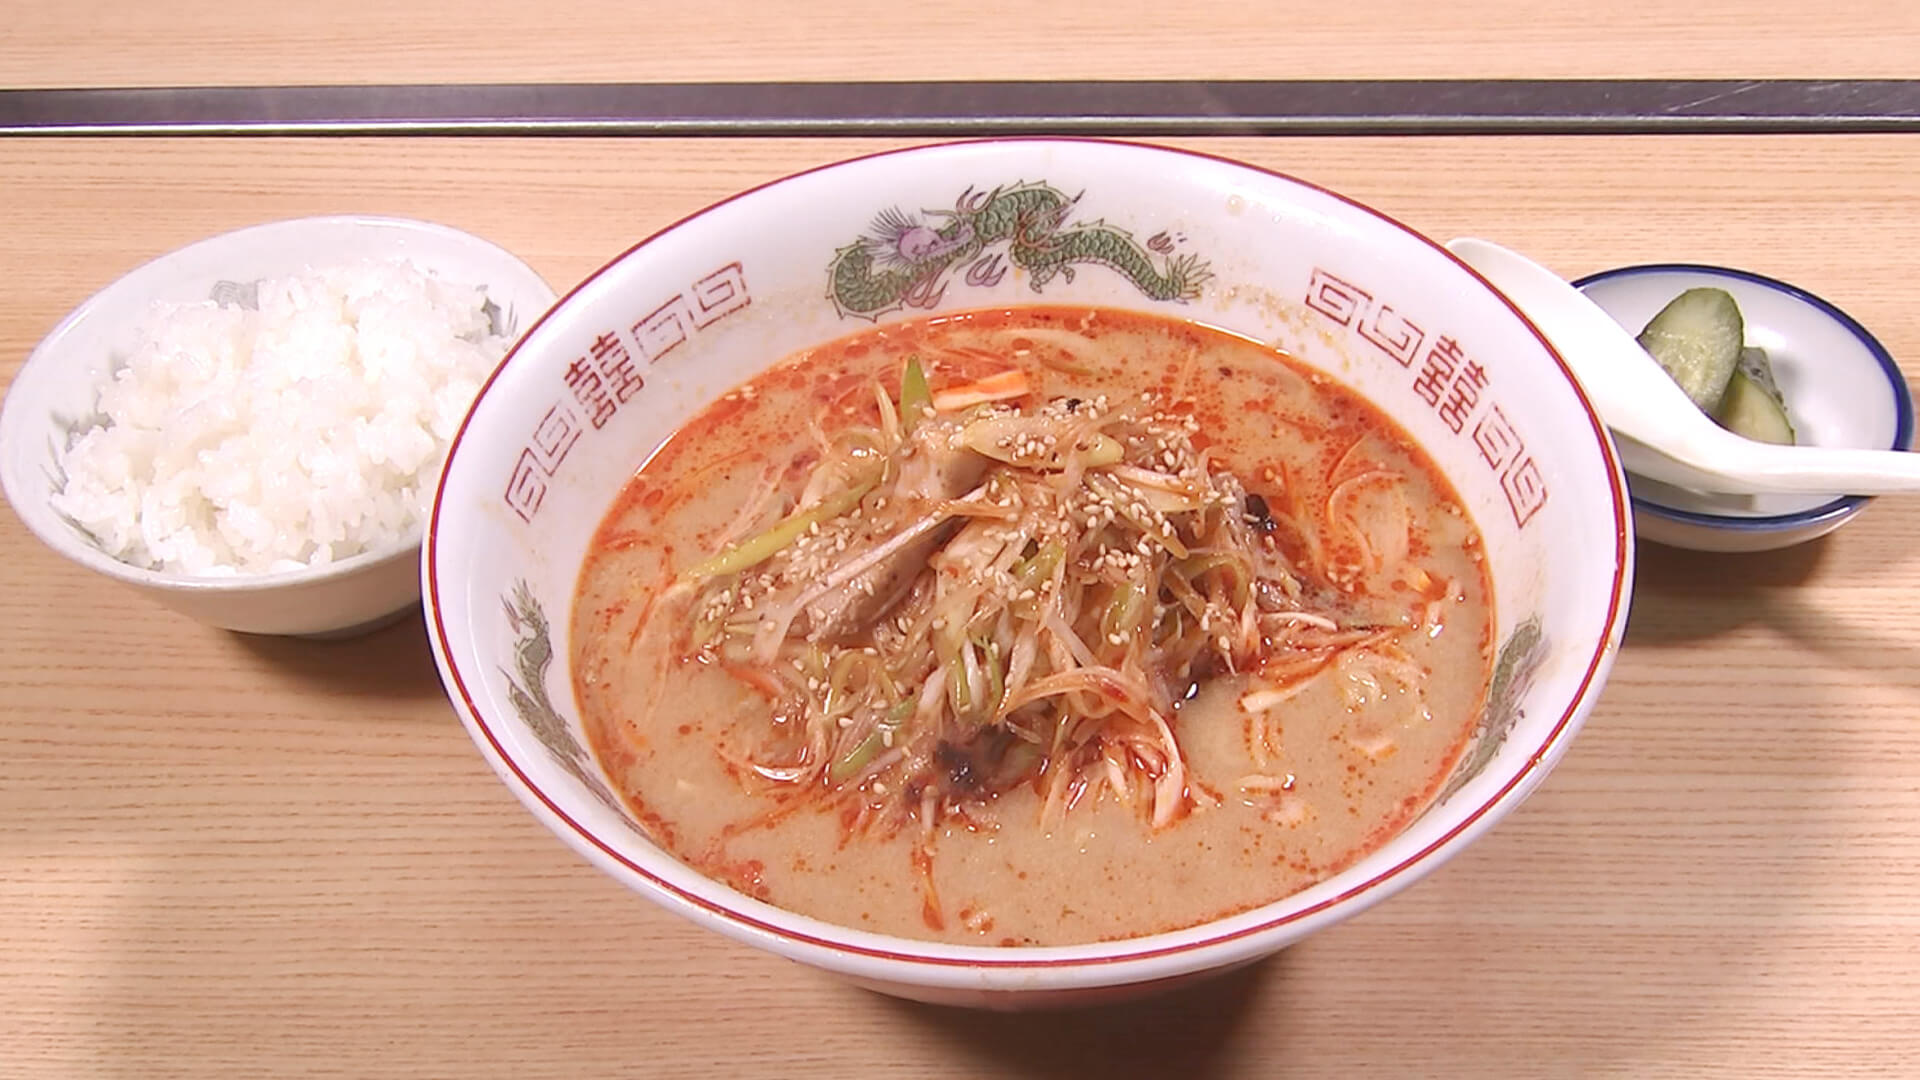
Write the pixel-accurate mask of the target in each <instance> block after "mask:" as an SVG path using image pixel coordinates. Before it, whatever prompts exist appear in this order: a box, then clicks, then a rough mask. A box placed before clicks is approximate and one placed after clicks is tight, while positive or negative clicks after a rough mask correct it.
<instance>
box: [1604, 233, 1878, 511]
mask: <svg viewBox="0 0 1920 1080" xmlns="http://www.w3.org/2000/svg"><path fill="white" fill-rule="evenodd" d="M1671 273H1687V274H1703V275H1706V276H1709V277H1726V278H1734V279H1736V280H1739V281H1746V282H1750V283H1752V284H1755V285H1759V286H1762V287H1763V288H1768V289H1772V290H1774V291H1775V292H1779V293H1785V294H1786V295H1787V296H1790V297H1792V298H1794V299H1796V300H1799V301H1801V302H1802V303H1805V304H1808V305H1811V306H1812V307H1814V308H1816V309H1818V310H1819V311H1821V312H1822V313H1824V314H1825V315H1826V316H1827V317H1828V318H1830V319H1832V320H1833V321H1834V322H1836V323H1839V324H1840V325H1841V326H1842V327H1843V328H1845V329H1846V331H1847V332H1848V333H1850V334H1852V335H1853V336H1854V337H1855V338H1857V339H1858V340H1859V342H1860V344H1861V345H1863V346H1865V347H1866V349H1867V351H1868V352H1869V353H1872V354H1873V358H1874V359H1875V360H1878V361H1879V362H1880V373H1881V374H1883V375H1885V376H1886V377H1887V383H1888V384H1889V386H1890V387H1891V389H1892V391H1893V413H1894V420H1893V446H1892V449H1895V450H1910V449H1912V448H1913V392H1912V391H1911V390H1910V389H1908V387H1907V377H1906V375H1905V374H1904V373H1902V372H1901V370H1900V365H1899V364H1896V363H1894V360H1893V356H1892V355H1891V354H1890V353H1888V352H1887V350H1886V347H1885V346H1883V345H1881V344H1880V340H1879V339H1878V338H1876V337H1874V336H1873V335H1872V334H1870V333H1868V332H1867V328H1866V327H1864V326H1861V325H1860V324H1859V323H1858V322H1856V321H1854V318H1853V316H1851V315H1848V314H1847V313H1846V312H1844V311H1842V310H1840V309H1839V308H1837V307H1835V306H1833V305H1832V304H1830V303H1828V302H1827V301H1825V300H1822V299H1821V298H1820V297H1818V296H1815V295H1814V294H1813V293H1810V292H1808V291H1807V290H1805V289H1802V288H1800V287H1799V286H1798V285H1790V284H1788V283H1787V282H1784V281H1781V280H1780V279H1778V278H1770V277H1768V276H1766V275H1765V274H1756V273H1754V272H1753V271H1751V270H1735V269H1733V268H1732V267H1728V266H1712V265H1709V264H1706V263H1642V264H1639V265H1636V266H1621V267H1615V268H1614V269H1612V270H1602V271H1600V272H1598V273H1594V274H1588V275H1587V276H1586V277H1583V278H1579V279H1577V280H1576V281H1574V282H1573V287H1574V288H1576V289H1579V290H1581V291H1583V292H1584V291H1585V290H1586V288H1587V286H1589V285H1593V284H1596V283H1598V282H1602V281H1611V280H1615V279H1618V278H1627V277H1639V276H1641V275H1644V274H1671ZM1629 495H1630V496H1631V498H1632V499H1633V508H1634V510H1635V511H1636V512H1645V513H1648V514H1652V515H1654V516H1655V517H1660V518H1665V519H1666V520H1668V521H1674V522H1679V523H1681V524H1685V525H1698V526H1702V527H1705V528H1710V529H1729V530H1733V531H1735V532H1753V533H1759V532H1782V531H1785V530H1788V529H1800V528H1805V527H1806V526H1809V525H1818V524H1822V523H1824V522H1828V521H1832V520H1834V519H1835V518H1844V517H1847V516H1849V515H1851V514H1853V513H1854V512H1855V511H1857V510H1859V509H1860V507H1862V506H1864V505H1866V503H1867V501H1868V500H1869V499H1871V498H1872V497H1873V496H1871V495H1842V496H1840V497H1839V498H1837V499H1835V500H1833V501H1832V502H1829V503H1823V504H1821V505H1819V506H1816V507H1813V508H1812V509H1810V510H1801V511H1798V512H1796V513H1792V514H1774V515H1772V516H1769V517H1729V516H1726V515H1722V514H1707V513H1702V512H1700V511H1698V510H1681V509H1678V508H1676V507H1672V506H1667V505H1665V504H1664V503H1657V502H1653V501H1651V500H1648V499H1645V498H1642V497H1641V496H1639V495H1632V492H1631V489H1629Z"/></svg>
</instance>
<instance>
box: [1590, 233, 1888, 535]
mask: <svg viewBox="0 0 1920 1080" xmlns="http://www.w3.org/2000/svg"><path fill="white" fill-rule="evenodd" d="M1574 285H1575V287H1577V288H1578V289H1580V291H1581V292H1583V293H1585V294H1586V295H1587V296H1588V298H1590V299H1592V300H1593V301H1594V303H1596V304H1598V305H1600V307H1602V308H1604V309H1605V310H1606V312H1607V314H1609V315H1611V316H1613V318H1614V320H1615V321H1616V322H1618V323H1620V325H1622V326H1624V327H1626V328H1627V330H1628V331H1629V332H1631V333H1636V334H1637V333H1639V332H1640V330H1641V328H1642V327H1644V326H1646V324H1647V321H1648V320H1649V319H1651V318H1653V316H1654V315H1655V314H1656V313H1657V312H1658V311H1659V310H1660V309H1661V308H1662V307H1664V306H1666V304H1667V302H1668V301H1670V300H1672V299H1673V298H1674V297H1676V296H1678V295H1680V294H1681V293H1682V292H1685V291H1686V290H1688V289H1692V288H1700V287H1712V288H1719V289H1725V290H1726V291H1727V292H1728V293H1730V294H1732V296H1733V298H1734V301H1735V302H1736V303H1737V304H1739V305H1740V313H1741V315H1742V317H1743V318H1744V319H1745V321H1746V331H1747V344H1748V345H1750V346H1757V347H1759V348H1762V349H1765V350H1766V351H1767V356H1768V358H1769V359H1770V360H1771V361H1772V364H1773V372H1774V377H1775V379H1776V380H1777V381H1778V382H1779V384H1780V392H1781V395H1782V396H1783V397H1784V398H1785V399H1786V403H1787V414H1788V416H1789V417H1790V418H1791V419H1792V421H1793V426H1794V430H1795V434H1796V435H1797V437H1798V441H1799V442H1800V443H1801V444H1803V445H1810V446H1841V447H1854V448H1858V449H1865V450H1887V449H1893V450H1908V449H1911V448H1912V445H1913V395H1912V393H1911V391H1909V389H1908V388H1907V380H1906V377H1905V376H1904V375H1903V374H1902V373H1901V371H1900V366H1899V365H1898V364H1896V363H1895V362H1894V360H1893V357H1892V356H1890V355H1888V353H1887V350H1886V349H1885V348H1884V347H1883V346H1882V345H1881V344H1880V342H1879V341H1877V340H1876V339H1875V338H1874V336H1873V335H1872V334H1870V333H1868V332H1867V330H1866V329H1865V328H1864V327H1862V326H1861V325H1860V324H1859V323H1858V322H1855V321H1854V320H1853V318H1852V317H1851V316H1849V315H1848V314H1847V313H1846V312H1844V311H1841V310H1840V309H1839V308H1837V307H1835V306H1834V305H1832V304H1830V303H1828V302H1827V301H1825V300H1823V299H1821V298H1820V297H1818V296H1815V295H1814V294H1812V293H1810V292H1807V291H1806V290H1805V289H1801V288H1799V287H1797V286H1794V285H1789V284H1787V283H1786V282H1784V281H1778V280H1775V279H1773V278H1770V277H1765V276H1763V275H1760V274H1755V273H1750V272H1748V271H1745V270H1734V269H1729V268H1727V267H1720V266H1702V265H1695V264H1687V263H1659V264H1649V265H1644V266H1626V267H1621V268H1619V269H1617V270H1605V271H1602V272H1600V273H1597V274H1592V275H1589V276H1587V277H1584V278H1581V279H1579V280H1578V281H1575V282H1574ZM1627 482H1628V486H1629V488H1630V489H1631V490H1632V493H1633V518H1634V530H1635V532H1637V533H1638V534H1639V536H1640V537H1641V539H1644V540H1651V541H1654V542H1655V543H1660V544H1666V545H1668V546H1670V547H1680V548H1691V549H1693V550H1696V551H1768V550H1772V549H1774V548H1783V547H1788V546H1791V545H1793V544H1799V543H1804V542H1806V541H1808V540H1812V539H1814V538H1815V537H1819V536H1824V535H1826V534H1827V533H1830V532H1832V531H1833V530H1835V529H1837V528H1839V527H1840V526H1842V525H1844V524H1846V523H1847V522H1848V521H1849V520H1851V519H1852V518H1853V517H1854V515H1856V514H1858V513H1859V512H1860V511H1861V510H1863V509H1865V507H1866V505H1867V503H1868V502H1869V501H1870V500H1869V497H1868V496H1864V495H1847V494H1838V493H1836V494H1832V495H1730V494H1709V493H1705V492H1699V491H1691V490H1688V489H1686V488H1681V487H1676V486H1673V485H1671V484H1663V483H1661V482H1659V481H1657V480H1650V479H1647V478H1646V477H1642V476H1636V475H1633V474H1632V473H1629V474H1628V476H1627Z"/></svg>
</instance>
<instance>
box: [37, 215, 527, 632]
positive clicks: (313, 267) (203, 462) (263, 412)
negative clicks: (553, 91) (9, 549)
mask: <svg viewBox="0 0 1920 1080" xmlns="http://www.w3.org/2000/svg"><path fill="white" fill-rule="evenodd" d="M553 301H554V292H553V289H552V288H551V287H550V286H549V285H548V284H547V283H546V282H545V281H544V280H542V279H541V277H540V275H539V274H537V273H535V272H534V271H533V269H532V268H530V267H529V266H527V265H526V263H524V262H522V261H521V260H520V259H519V258H517V257H516V256H514V255H513V254H512V253H510V252H508V251H506V250H505V249H503V248H500V247H498V246H496V245H494V244H492V243H489V242H487V241H485V240H482V239H480V238H478V237H476V236H472V235H470V234H468V233H464V232H461V231H459V230H457V229H453V228H449V227H447V226H443V225H436V224H431V223H428V222H422V221H412V220H407V219H400V218H383V217H365V216H339V217H318V218H301V219H297V220H291V221H279V222H273V223H269V224H264V225H256V226H253V227H250V228H245V229H240V230H238V231H235V232H230V233H225V234H222V235H219V236H215V237H212V238H210V239H207V240H203V241H200V242H198V243H195V244H192V245H190V246H188V247H185V248H181V249H179V250H177V251H174V252H171V253H169V254H166V255H162V256H160V257H159V258H156V259H154V260H153V261H151V262H148V263H146V264H145V265H143V266H141V267H139V268H138V269H136V270H134V271H132V272H131V273H129V274H127V275H126V276H124V277H122V278H120V279H119V280H117V281H115V282H113V283H112V284H110V285H108V286H107V287H106V288H104V289H102V290H101V291H100V292H98V293H96V294H94V295H93V296H92V297H91V298H90V299H88V300H87V301H86V302H85V303H83V304H81V305H80V306H79V307H78V308H76V309H75V310H74V311H73V312H72V313H71V314H69V315H68V316H67V317H66V318H65V319H64V320H62V321H61V322H60V324H59V325H58V326H56V327H55V328H54V329H53V331H52V332H51V333H49V334H48V335H47V336H46V337H45V338H44V339H43V340H42V341H41V342H40V344H39V345H38V346H37V347H36V348H35V349H34V350H33V352H32V353H31V354H30V355H29V356H28V358H27V361H26V363H25V364H24V365H23V366H22V367H21V369H20V372H19V375H18V376H17V377H16V378H15V379H14V381H13V383H12V385H11V386H10V387H9V388H8V390H7V394H6V399H5V404H4V407H3V408H0V486H4V488H5V491H6V495H7V499H8V501H9V502H11V503H12V505H13V508H14V510H15V512H16V513H18V514H19V515H20V517H21V519H22V520H23V521H24V522H25V523H26V525H27V526H28V528H30V529H32V530H33V532H34V533H35V534H36V535H37V536H39V537H40V539H41V540H43V541H45V542H46V543H47V544H48V545H49V546H50V547H52V548H53V549H54V550H55V551H57V552H59V553H60V554H62V555H65V556H67V557H68V558H70V559H73V560H74V561H76V562H78V563H80V564H81V565H83V566H87V567H89V568H91V569H94V570H97V571H99V572H101V573H103V574H106V575H108V576H110V577H113V578H116V579H118V580H120V581H124V582H126V583H128V584H130V585H133V586H135V587H136V588H138V589H139V590H140V591H142V592H145V593H146V594H148V595H149V596H150V597H152V598H153V599H155V600H157V601H159V602H160V603H162V604H164V605H166V606H168V607H170V608H173V609H175V610H177V611H180V612H182V613H184V614H186V615H188V616H191V617H192V618H194V619H197V620H199V621H201V622H205V623H209V624H211V625H214V626H219V627H224V628H227V629H231V630H239V631H245V632H251V633H265V634H295V635H309V636H341V635H347V634H353V633H358V632H362V631H365V630H368V629H372V628H374V627H376V626H379V625H383V624H384V623H386V622H388V621H391V620H392V619H394V618H396V617H399V616H401V615H403V614H404V613H405V612H406V611H407V610H408V609H409V608H411V607H412V606H413V605H414V604H416V603H417V602H418V600H419V568H418V559H419V550H420V540H421V530H422V527H423V523H424V520H425V517H426V514H425V510H426V501H427V499H428V498H429V497H430V496H431V494H432V491H433V489H434V486H435V484H436V482H437V480H438V477H439V473H440V468H441V465H442V463H443V460H444V456H445V451H446V445H447V441H448V439H449V438H450V437H451V436H452V434H453V432H454V431H455V429H457V428H458V426H459V424H460V422H461V420H462V418H464V417H465V415H466V413H467V410H468V408H469V407H470V406H471V404H472V402H473V398H474V395H475V394H476V393H477V392H478V390H479V388H480V386H481V384H482V383H484V382H485V381H486V379H487V378H488V377H489V376H490V375H491V374H492V372H493V370H494V368H495V367H496V366H497V365H498V364H499V363H500V361H501V359H502V358H503V357H504V356H505V355H506V353H507V351H508V350H509V349H510V348H511V347H512V346H513V344H514V343H515V342H516V341H517V340H518V338H519V335H520V334H521V333H523V332H524V331H525V330H526V329H527V328H528V327H530V326H531V325H532V324H533V323H534V322H535V321H536V320H538V319H539V317H540V316H541V315H542V314H544V313H545V312H546V310H547V309H548V308H549V307H550V306H552V304H553Z"/></svg>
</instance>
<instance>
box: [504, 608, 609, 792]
mask: <svg viewBox="0 0 1920 1080" xmlns="http://www.w3.org/2000/svg"><path fill="white" fill-rule="evenodd" d="M501 604H502V606H503V607H504V608H505V609H506V614H507V626H508V627H509V628H510V629H511V630H512V631H513V635H514V643H513V660H514V664H513V666H514V669H515V670H513V671H510V672H509V671H505V670H504V669H503V671H502V674H504V675H505V676H506V677H507V697H508V699H509V700H510V701H512V702H513V708H514V711H515V712H517V713H519V714H520V719H521V721H522V722H523V723H525V724H526V725H527V727H528V729H529V730H531V731H532V732H533V736H534V738H536V739H539V740H540V745H542V746H544V747H546V748H547V753H548V754H550V755H552V757H553V760H554V763H555V764H557V765H559V766H560V767H561V768H562V769H565V770H566V771H567V772H568V773H569V774H570V775H572V776H573V778H574V779H575V780H578V781H580V783H581V784H582V785H583V786H584V787H585V788H586V789H587V791H588V792H590V793H591V794H592V795H593V797H594V798H595V799H598V800H599V801H600V803H601V804H602V805H603V806H605V807H606V808H607V809H609V810H612V811H614V812H615V813H616V814H618V815H619V816H620V820H621V821H623V822H626V824H627V826H628V827H629V828H634V826H633V823H632V821H631V820H629V819H628V817H627V811H626V809H625V808H624V807H622V806H621V805H620V800H619V799H617V798H615V797H614V795H613V792H611V791H609V790H607V785H606V782H605V780H603V779H602V778H601V776H600V771H599V769H598V768H597V767H596V766H595V765H594V762H593V757H592V755H590V754H588V753H587V750H586V748H585V747H583V746H581V745H580V741H579V740H578V739H577V738H575V737H574V734H573V727H572V725H570V724H568V723H567V719H566V717H564V716H561V715H560V710H558V709H556V708H555V707H554V705H553V699H552V698H551V697H549V696H548V695H547V668H548V667H550V666H552V664H553V632H552V629H551V627H549V625H548V624H547V614H546V612H545V611H543V610H542V609H541V607H540V601H539V600H538V599H537V598H535V596H534V595H533V589H532V588H531V587H529V586H528V585H527V583H526V582H524V581H521V582H516V583H515V584H514V587H513V594H512V596H511V597H501ZM515 675H518V676H519V679H517V680H516V679H515V678H514V676H515Z"/></svg>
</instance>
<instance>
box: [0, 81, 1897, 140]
mask: <svg viewBox="0 0 1920 1080" xmlns="http://www.w3.org/2000/svg"><path fill="white" fill-rule="evenodd" d="M1900 131H1920V80H1909V79H1898V80H1893V79H1889V80H1811V79H1758V80H1732V79H1706V80H1652V79H1637V80H1636V79H1630V80H1537V79H1533V80H1374V81H1365V80H1320V81H1190V82H1183V81H1159V82H1120V81H1115V82H1101V81H1090V82H836V83H811V82H800V83H773V82H768V83H618V84H614V83H595V84H589V83H545V84H534V83H528V84H419V85H385V86H379V85H366V86H232V87H144V88H124V89H109V88H98V89H11V90H0V134H11V135H42V136H49V135H250V134H251V135H304V134H315V135H320V134H335V135H380V134H403V135H422V134H428V135H431V134H442V135H542V134H581V135H650V136H693V135H721V136H726V135H732V136H749V135H760V136H767V135H785V136H833V135H842V136H845V135H890V136H959V135H1020V134H1085V135H1095V134H1098V135H1289V134H1301V135H1306V134H1312V135H1340V134H1348V135H1390V134H1408V135H1418V134H1501V133H1508V134H1635V133H1647V134H1657V133H1696V134H1697V133H1715V132H1720V133H1765V132H1900Z"/></svg>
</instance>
